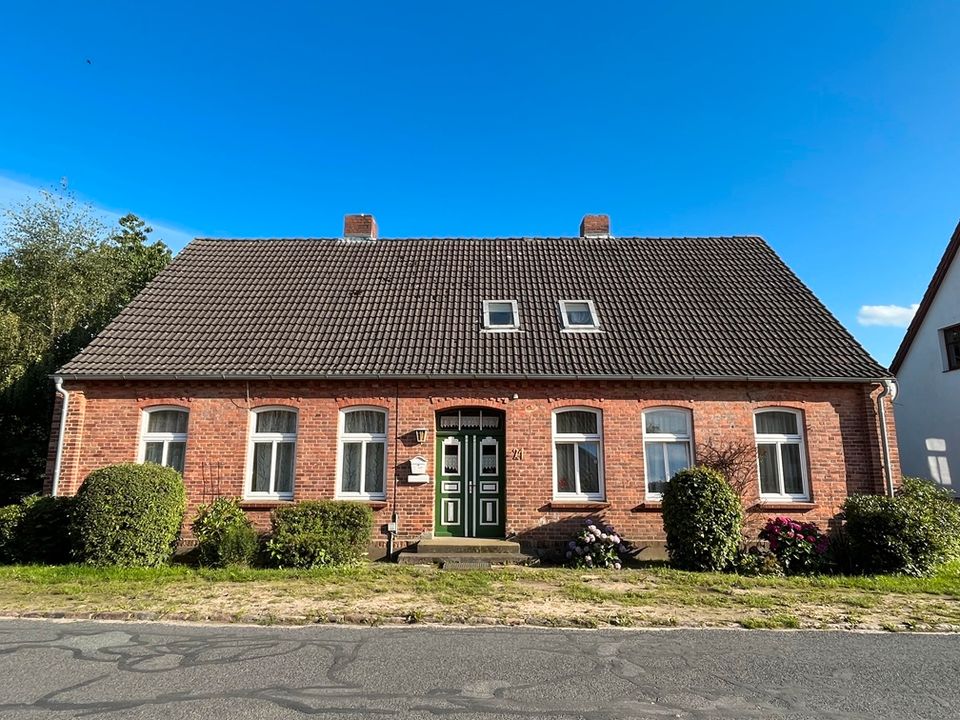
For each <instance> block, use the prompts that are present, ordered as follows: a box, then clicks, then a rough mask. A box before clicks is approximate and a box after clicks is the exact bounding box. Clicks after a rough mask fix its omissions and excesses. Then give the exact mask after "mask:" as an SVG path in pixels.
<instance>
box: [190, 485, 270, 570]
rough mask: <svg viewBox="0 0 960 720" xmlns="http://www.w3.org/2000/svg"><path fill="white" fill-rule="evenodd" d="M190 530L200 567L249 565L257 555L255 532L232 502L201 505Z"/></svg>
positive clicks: (229, 500)
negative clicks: (194, 541) (194, 540)
mask: <svg viewBox="0 0 960 720" xmlns="http://www.w3.org/2000/svg"><path fill="white" fill-rule="evenodd" d="M191 527H192V528H193V535H194V537H195V538H196V539H197V551H198V555H199V559H200V564H201V565H206V566H208V567H227V566H228V565H250V564H252V562H253V560H254V558H255V557H256V555H257V545H258V538H257V531H256V530H254V529H253V524H252V523H251V522H250V519H249V518H248V517H247V516H246V513H244V512H243V510H242V509H241V508H240V502H239V501H238V500H236V499H234V498H217V499H216V500H214V501H213V503H211V504H210V505H201V506H200V507H199V508H198V509H197V517H196V518H195V519H194V521H193V524H192V526H191Z"/></svg>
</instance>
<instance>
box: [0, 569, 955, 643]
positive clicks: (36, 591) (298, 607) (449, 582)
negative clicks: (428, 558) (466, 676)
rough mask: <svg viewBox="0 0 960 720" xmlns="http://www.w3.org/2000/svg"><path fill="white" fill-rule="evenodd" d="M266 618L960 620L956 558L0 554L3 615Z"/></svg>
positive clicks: (591, 623)
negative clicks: (850, 572)
mask: <svg viewBox="0 0 960 720" xmlns="http://www.w3.org/2000/svg"><path fill="white" fill-rule="evenodd" d="M34 613H41V614H53V615H57V614H60V613H63V614H64V615H66V616H68V617H76V616H80V617H88V616H92V617H106V618H112V619H118V618H125V617H131V618H149V619H174V620H214V621H218V622H252V623H260V624H274V623H282V624H304V623H313V622H347V623H368V624H378V623H397V622H410V623H413V622H433V623H471V624H533V625H547V626H569V627H598V626H621V627H624V626H632V627H653V626H702V627H744V628H844V629H850V628H858V629H873V630H881V629H883V630H952V631H960V563H958V564H954V565H951V566H948V567H946V568H944V569H943V570H942V571H941V572H940V573H939V574H937V575H935V576H933V577H930V578H920V579H917V578H907V577H888V576H882V577H832V576H824V577H812V578H748V577H740V576H737V575H725V574H719V573H687V572H680V571H676V570H670V569H668V568H664V567H649V568H642V569H630V570H622V571H619V572H615V571H580V570H565V569H559V568H522V567H521V568H508V569H502V570H493V571H489V570H487V571H483V570H474V571H444V570H438V569H435V568H432V567H406V566H397V565H387V564H370V565H364V566H362V567H357V568H348V569H327V570H315V571H293V570H247V569H236V570H197V569H194V568H190V567H185V566H173V567H168V568H157V569H137V570H130V569H116V568H106V569H99V568H88V567H81V566H75V565H68V566H64V567H44V566H24V565H20V566H7V567H0V615H4V616H16V615H30V614H34Z"/></svg>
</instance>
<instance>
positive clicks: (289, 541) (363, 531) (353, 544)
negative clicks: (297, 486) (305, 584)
mask: <svg viewBox="0 0 960 720" xmlns="http://www.w3.org/2000/svg"><path fill="white" fill-rule="evenodd" d="M270 523H271V526H272V531H271V533H270V538H269V539H268V540H267V545H266V555H267V560H268V562H269V563H270V564H272V565H275V566H277V567H294V568H313V567H319V566H321V565H353V564H356V563H359V562H360V561H361V560H362V559H363V558H364V556H365V555H366V554H367V546H368V545H369V543H370V534H371V532H372V530H373V512H372V511H371V510H370V508H369V507H367V506H366V505H362V504H360V503H352V502H336V501H326V500H309V501H306V502H301V503H297V504H296V505H291V506H289V507H282V508H277V509H276V510H274V511H273V514H272V515H271V516H270Z"/></svg>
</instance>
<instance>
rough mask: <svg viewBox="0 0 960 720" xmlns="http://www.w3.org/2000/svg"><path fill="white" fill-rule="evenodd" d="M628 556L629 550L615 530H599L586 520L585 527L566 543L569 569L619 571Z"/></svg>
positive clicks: (594, 524)
mask: <svg viewBox="0 0 960 720" xmlns="http://www.w3.org/2000/svg"><path fill="white" fill-rule="evenodd" d="M629 554H630V548H629V547H628V545H627V543H626V541H624V539H623V538H621V537H620V536H619V535H618V534H617V532H616V530H614V529H613V528H612V527H610V526H609V525H605V526H604V527H603V529H602V530H601V529H600V527H598V526H597V525H596V523H594V522H593V520H587V523H586V527H584V529H583V530H582V531H581V532H580V534H579V535H577V537H576V538H574V539H573V540H571V541H570V542H569V543H567V552H566V560H567V564H568V565H570V566H571V567H576V568H582V567H590V568H613V569H614V570H619V569H620V568H622V567H623V563H624V561H625V560H626V559H627V557H628V556H629Z"/></svg>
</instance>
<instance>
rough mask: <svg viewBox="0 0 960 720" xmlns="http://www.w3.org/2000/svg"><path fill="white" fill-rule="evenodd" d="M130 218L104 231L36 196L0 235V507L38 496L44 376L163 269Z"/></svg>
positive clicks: (46, 426) (158, 250)
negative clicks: (7, 502) (26, 496)
mask: <svg viewBox="0 0 960 720" xmlns="http://www.w3.org/2000/svg"><path fill="white" fill-rule="evenodd" d="M152 231H153V229H152V228H150V227H149V226H147V225H146V224H145V223H144V222H143V221H142V220H141V219H140V218H138V217H137V216H136V215H132V214H131V215H125V216H124V217H122V218H120V220H119V226H118V227H116V228H113V229H111V228H108V227H106V226H105V225H104V224H103V223H102V222H101V221H100V220H99V219H98V218H97V217H95V216H94V214H93V212H92V211H91V209H90V208H89V207H87V206H84V205H81V204H79V203H77V202H76V201H75V200H74V199H73V198H71V197H69V196H64V195H55V194H52V193H43V194H42V195H41V197H40V198H39V199H37V200H33V201H29V202H25V203H22V204H20V205H18V206H15V207H12V208H9V209H7V210H6V211H5V212H4V217H3V224H2V227H0V502H4V501H10V500H13V499H16V498H17V497H19V496H21V495H25V494H28V493H30V492H35V491H37V490H39V489H40V486H41V483H42V478H43V472H44V466H45V462H46V455H47V446H48V440H49V432H50V420H51V412H52V410H53V393H52V390H51V387H52V386H51V383H50V380H49V375H50V374H51V373H53V372H54V371H56V369H57V368H59V367H60V366H61V365H62V364H63V363H65V362H66V361H67V360H69V359H70V358H71V357H73V356H74V355H76V353H77V352H79V351H80V349H81V348H83V347H84V346H85V345H86V344H87V343H88V342H90V340H92V339H93V337H94V336H95V335H96V334H97V333H98V332H100V330H102V329H103V328H104V326H105V325H106V324H107V323H108V322H110V320H111V319H113V318H114V317H115V316H116V314H117V313H118V312H119V311H120V310H121V309H122V308H123V306H124V305H126V304H127V303H128V302H130V300H131V299H133V297H134V296H135V295H136V294H137V293H138V292H139V291H140V290H141V289H142V288H143V286H144V285H145V284H146V283H147V282H149V280H150V279H151V278H153V277H154V276H155V275H156V274H157V273H158V272H159V271H160V270H161V269H163V267H164V266H165V265H166V264H167V263H168V262H169V261H170V257H171V253H170V249H169V248H168V247H167V246H166V245H165V244H164V243H163V242H162V241H156V242H151V241H150V239H149V237H148V236H149V234H150V233H151V232H152Z"/></svg>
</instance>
